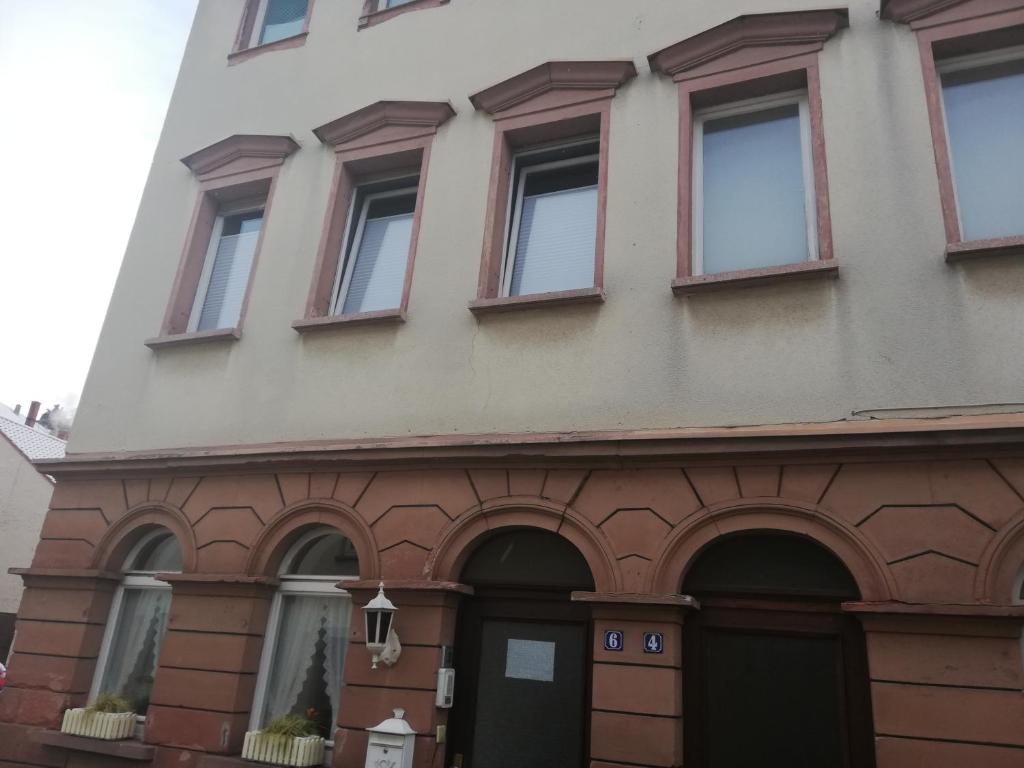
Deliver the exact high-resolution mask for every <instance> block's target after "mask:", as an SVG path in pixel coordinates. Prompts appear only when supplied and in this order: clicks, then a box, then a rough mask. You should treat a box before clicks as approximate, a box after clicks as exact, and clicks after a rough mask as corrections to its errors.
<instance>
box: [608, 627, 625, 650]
mask: <svg viewBox="0 0 1024 768" xmlns="http://www.w3.org/2000/svg"><path fill="white" fill-rule="evenodd" d="M622 645H623V642H622V630H620V629H608V630H605V633H604V649H605V650H606V651H621V650H622Z"/></svg>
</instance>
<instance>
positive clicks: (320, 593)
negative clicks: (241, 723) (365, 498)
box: [251, 528, 359, 740]
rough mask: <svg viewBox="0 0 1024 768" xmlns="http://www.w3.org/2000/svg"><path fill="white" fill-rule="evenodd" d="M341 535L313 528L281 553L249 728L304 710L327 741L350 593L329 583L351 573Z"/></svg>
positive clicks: (354, 569) (351, 558)
mask: <svg viewBox="0 0 1024 768" xmlns="http://www.w3.org/2000/svg"><path fill="white" fill-rule="evenodd" d="M358 577H359V563H358V560H357V557H356V552H355V548H354V547H353V546H352V542H351V541H349V540H348V539H347V538H345V537H344V536H342V535H341V534H339V533H337V532H336V531H334V530H333V529H329V528H317V529H314V530H312V531H310V532H308V533H306V534H305V535H304V536H303V537H302V538H300V539H299V540H298V541H297V542H296V544H295V545H294V546H293V547H292V548H291V550H290V551H289V552H288V554H287V555H286V556H285V558H284V561H283V564H282V567H281V571H280V578H281V586H280V587H279V588H278V591H277V594H276V595H275V596H274V601H273V604H272V606H271V610H270V620H269V623H268V629H267V636H266V638H265V640H264V643H263V657H262V659H261V662H260V672H259V683H258V686H257V692H256V700H255V701H254V703H253V714H252V726H251V727H252V728H253V729H258V728H262V727H263V726H265V725H266V724H267V723H269V722H271V721H272V720H274V719H275V718H277V717H280V716H282V715H287V714H297V715H306V716H307V717H311V719H313V720H314V721H315V722H316V723H317V724H318V727H319V731H320V734H321V735H322V736H324V737H325V738H327V739H328V740H330V739H331V738H332V736H333V733H334V727H335V723H336V722H337V720H338V706H339V704H340V698H341V688H342V671H343V664H344V661H345V652H346V649H347V645H348V628H349V620H350V616H351V612H352V599H351V597H350V596H349V594H348V593H347V592H344V591H342V590H339V589H338V588H337V587H335V584H336V583H337V582H338V581H339V580H345V579H353V580H354V579H357V578H358Z"/></svg>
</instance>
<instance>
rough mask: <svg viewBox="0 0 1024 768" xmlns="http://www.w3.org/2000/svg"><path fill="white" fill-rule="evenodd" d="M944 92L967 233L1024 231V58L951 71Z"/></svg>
mask: <svg viewBox="0 0 1024 768" xmlns="http://www.w3.org/2000/svg"><path fill="white" fill-rule="evenodd" d="M942 97H943V101H944V102H945V107H946V126H947V130H948V132H949V149H950V155H951V157H952V165H953V180H954V183H955V185H956V198H957V206H958V208H959V212H960V225H961V229H962V232H961V237H962V238H963V239H964V240H986V239H989V238H994V237H1009V236H1012V235H1020V234H1024V60H1017V61H1013V62H1008V63H1004V64H995V65H992V66H987V67H978V68H976V69H970V70H964V71H961V72H950V73H947V74H945V75H943V76H942Z"/></svg>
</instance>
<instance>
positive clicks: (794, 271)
mask: <svg viewBox="0 0 1024 768" xmlns="http://www.w3.org/2000/svg"><path fill="white" fill-rule="evenodd" d="M836 277H839V264H838V263H837V262H836V260H835V259H826V260H823V261H802V262H799V263H797V264H783V265H782V266H778V267H764V268H762V269H739V270H736V271H734V272H718V273H716V274H713V275H690V276H688V277H677V278H676V279H675V280H673V281H672V292H673V293H674V294H675V295H676V296H690V295H692V294H695V293H709V292H712V291H725V290H731V289H737V288H753V287H755V286H759V285H770V284H772V283H788V282H792V281H795V280H816V279H821V278H833V279H834V278H836Z"/></svg>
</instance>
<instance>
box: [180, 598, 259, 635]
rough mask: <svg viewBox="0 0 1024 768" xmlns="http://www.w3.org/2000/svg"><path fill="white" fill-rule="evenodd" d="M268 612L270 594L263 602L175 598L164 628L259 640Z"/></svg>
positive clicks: (247, 599) (245, 599)
mask: <svg viewBox="0 0 1024 768" xmlns="http://www.w3.org/2000/svg"><path fill="white" fill-rule="evenodd" d="M269 611H270V595H269V593H268V595H267V596H266V597H264V598H253V597H238V596H232V597H228V596H221V595H192V594H176V595H175V596H174V600H173V601H172V603H171V615H170V616H169V617H168V623H167V626H168V627H169V628H171V629H175V630H191V631H193V632H223V633H226V634H239V635H246V634H249V635H260V636H262V635H263V633H264V631H265V630H266V626H267V614H268V613H269Z"/></svg>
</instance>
